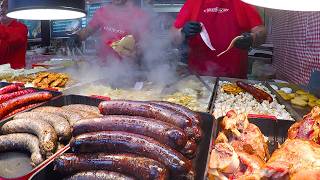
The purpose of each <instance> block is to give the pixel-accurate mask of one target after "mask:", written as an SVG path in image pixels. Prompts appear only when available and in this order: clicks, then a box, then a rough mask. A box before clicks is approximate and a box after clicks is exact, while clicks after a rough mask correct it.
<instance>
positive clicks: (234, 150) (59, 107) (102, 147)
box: [0, 0, 320, 180]
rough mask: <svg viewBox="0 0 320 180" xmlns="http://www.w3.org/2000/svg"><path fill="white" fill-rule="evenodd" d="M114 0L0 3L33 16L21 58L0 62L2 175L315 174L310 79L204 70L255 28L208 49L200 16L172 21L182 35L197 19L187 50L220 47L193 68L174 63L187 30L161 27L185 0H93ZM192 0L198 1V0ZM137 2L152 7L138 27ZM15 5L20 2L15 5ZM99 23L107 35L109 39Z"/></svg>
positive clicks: (316, 101)
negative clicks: (14, 64) (182, 23)
mask: <svg viewBox="0 0 320 180" xmlns="http://www.w3.org/2000/svg"><path fill="white" fill-rule="evenodd" d="M243 1H246V2H249V3H252V2H251V0H243ZM0 2H1V9H0V12H1V13H2V2H4V1H0ZM114 2H118V1H109V0H88V1H84V0H81V1H79V3H75V1H70V2H69V1H56V2H54V1H46V0H34V1H30V2H29V3H28V2H27V1H23V2H22V1H15V0H10V5H9V6H8V7H9V12H8V13H7V14H8V15H10V17H14V18H23V19H29V20H30V19H33V20H32V21H28V20H26V21H25V23H26V24H28V23H31V24H30V25H29V26H30V27H33V25H32V24H34V25H36V26H34V27H33V28H35V29H34V30H31V29H29V30H28V33H29V35H28V38H29V42H28V45H29V46H30V47H28V52H27V54H26V56H27V66H26V67H25V68H21V69H12V68H11V66H10V63H11V62H5V63H8V64H1V65H0V179H1V180H10V179H21V180H29V179H30V180H56V179H69V180H79V179H81V180H92V179H98V180H99V179H120V180H122V179H123V180H131V179H139V180H140V179H141V180H176V179H177V180H178V179H187V180H228V179H230V180H231V179H232V180H233V179H235V180H241V179H247V180H248V179H250V180H251V179H254V180H259V179H267V180H269V179H270V180H273V179H281V180H282V179H284V180H287V179H289V180H304V179H311V180H313V179H316V180H319V177H320V97H319V96H318V95H319V94H314V93H313V92H314V91H315V89H312V90H311V89H308V88H306V87H305V86H304V85H302V84H293V83H289V82H284V81H281V83H280V82H279V80H276V79H263V80H261V79H258V78H257V79H252V78H253V77H254V76H250V74H248V75H249V76H248V77H249V78H248V79H239V78H229V77H224V76H223V75H221V77H220V75H216V76H219V77H215V76H214V75H212V74H215V71H217V72H218V71H219V73H222V74H224V73H225V72H224V71H227V70H228V69H229V67H228V66H230V67H231V66H232V65H235V64H236V63H234V64H232V63H225V64H223V61H225V62H227V60H232V58H228V57H229V56H228V54H229V53H230V54H232V53H234V52H233V51H234V50H235V49H234V48H238V49H236V51H239V50H240V48H239V47H236V46H237V43H236V42H237V41H238V40H239V39H240V41H242V40H244V39H246V38H247V40H249V42H251V45H249V46H248V47H250V48H251V46H253V45H254V40H257V39H259V37H258V36H259V35H261V34H259V33H258V35H256V36H254V39H250V38H253V35H252V34H254V32H251V34H250V33H247V34H245V33H244V34H240V35H239V34H237V36H236V38H234V37H233V38H234V39H233V40H232V41H231V43H230V42H228V43H226V45H227V46H228V45H229V44H230V45H229V47H228V48H227V50H226V51H223V53H222V54H219V53H217V52H215V51H216V50H217V49H219V48H217V47H219V42H218V41H212V39H213V38H212V37H210V36H211V34H210V33H209V34H208V32H206V31H207V30H210V29H211V27H209V26H207V25H206V26H207V28H205V26H204V24H205V23H202V22H201V23H200V22H199V23H198V24H197V23H191V24H189V25H190V26H192V27H190V28H189V33H187V32H185V31H187V30H186V29H185V30H183V32H182V33H181V32H180V30H181V29H180V30H179V32H180V33H179V34H180V35H181V34H182V35H183V36H185V37H184V38H187V36H188V35H190V36H192V34H193V32H192V30H194V29H198V31H199V32H198V34H199V35H198V36H199V37H198V38H199V39H198V40H199V41H200V42H199V44H201V47H200V45H199V49H200V50H202V51H199V53H198V52H195V51H192V52H193V56H194V57H193V58H192V59H193V60H198V61H201V62H204V61H206V59H207V56H209V55H210V56H211V55H214V58H218V57H220V56H221V57H222V59H220V60H221V61H220V62H219V63H220V65H213V64H215V63H208V64H207V66H208V67H209V66H212V67H213V69H210V68H208V69H210V70H208V71H210V73H207V72H202V70H201V68H200V69H197V68H194V67H190V66H193V65H195V64H194V63H193V62H191V61H189V62H188V63H189V64H188V63H187V64H185V63H186V62H185V61H187V60H186V59H187V58H186V57H184V56H185V55H186V54H185V53H186V52H185V51H189V50H190V49H188V48H185V47H183V45H187V41H189V39H187V40H183V41H184V42H183V43H184V44H183V45H182V47H177V46H176V45H173V44H174V43H176V42H172V39H170V38H172V37H171V35H172V34H170V33H171V31H170V30H172V29H171V28H172V24H173V22H172V21H173V19H174V18H176V15H177V12H179V10H180V9H181V7H182V6H183V4H184V3H185V2H186V1H180V0H171V1H170V2H167V1H162V0H155V1H154V2H153V4H152V2H151V1H147V0H146V1H144V0H141V1H139V0H138V1H132V2H131V1H130V4H129V5H130V6H129V5H128V6H123V7H122V8H124V9H125V8H128V7H130V8H129V9H125V10H126V11H127V10H128V12H130V13H129V15H124V17H120V16H118V15H119V14H117V13H119V12H120V11H119V10H114V9H112V8H111V9H108V7H107V8H106V9H107V10H106V9H104V8H103V7H104V5H106V4H110V3H114ZM123 2H124V1H123ZM123 2H120V1H119V2H118V3H120V4H121V3H123ZM190 2H191V1H190ZM194 2H197V3H198V2H199V4H196V5H199V7H197V8H200V7H201V5H202V4H201V2H202V1H194ZM234 2H235V1H234ZM257 2H259V1H258V0H257ZM150 3H151V4H150ZM261 3H262V1H261V2H260V3H258V5H261ZM35 5H37V7H38V8H34V6H35ZM113 5H115V6H116V5H117V4H113ZM118 5H119V4H118ZM122 5H123V4H122ZM262 5H263V3H262ZM137 7H139V8H142V10H143V13H146V12H147V14H151V16H152V20H153V21H152V24H153V27H152V28H151V29H152V30H150V31H148V33H146V32H147V31H145V30H146V29H147V28H145V26H144V23H143V22H144V20H145V19H144V16H140V15H141V14H140V13H142V12H141V11H140V10H141V9H138V10H137V9H135V8H137ZM243 7H247V6H243ZM271 7H274V6H271ZM319 7H320V6H319ZM21 8H22V9H23V10H27V11H28V12H29V11H30V12H29V13H30V14H29V13H28V15H26V14H24V15H23V12H21ZM113 8H114V7H113ZM290 8H291V7H290ZM115 9H117V8H115ZM239 9H241V8H239ZM35 10H39V11H35ZM42 10H44V11H42ZM103 10H105V11H103ZM312 10H314V9H313V8H312ZM61 11H62V12H64V13H61ZM109 11H110V12H112V13H110V14H111V15H110V17H109V16H107V17H108V18H110V19H109V20H108V22H109V21H110V22H111V23H110V24H111V25H113V26H115V27H116V28H114V27H111V25H110V24H104V23H105V19H104V18H100V17H98V18H97V16H96V17H95V15H94V14H95V13H97V14H98V15H99V13H100V15H101V14H103V15H105V12H109ZM126 11H121V13H123V14H125V13H126ZM229 11H232V10H229V9H226V8H207V9H205V10H204V11H203V12H204V13H219V15H221V14H223V13H228V12H229ZM248 12H254V11H249V10H248ZM39 13H42V14H41V16H39ZM121 13H120V15H121ZM143 13H142V14H143ZM238 13H239V12H238ZM21 14H22V16H21ZM107 14H108V13H107ZM257 14H258V13H257ZM108 15H109V14H108ZM134 15H137V16H134ZM0 16H2V14H0ZM192 16H193V15H192ZM257 16H259V15H257ZM103 17H104V16H103ZM111 17H112V18H114V17H116V18H119V19H115V20H113V19H111ZM213 17H215V16H213ZM192 18H195V17H192ZM35 19H36V20H38V21H34V20H35ZM92 19H94V20H93V22H91V20H92ZM195 19H196V18H195ZM40 20H41V23H40ZM43 20H50V21H43ZM135 20H138V21H137V22H139V24H137V22H135ZM132 22H133V23H132ZM210 22H211V21H210ZM122 23H124V25H123V24H122ZM131 23H132V24H133V26H134V30H133V31H132V32H130V33H129V32H127V30H128V31H129V30H132V29H130V28H131V27H130V26H131V25H132V24H131ZM140 23H141V24H140ZM187 24H188V23H187ZM0 25H2V22H1V23H0ZM193 25H194V26H193ZM197 25H198V26H199V27H196V26H197ZM89 26H90V27H89ZM100 26H101V27H100ZM109 26H110V27H109ZM122 26H123V27H122ZM88 27H89V29H87V28H88ZM98 27H99V28H98ZM120 27H121V28H124V29H126V28H128V29H126V31H122V30H119V29H117V28H120ZM129 27H130V28H129ZM141 27H143V28H142V29H139V28H141ZM95 28H96V29H95ZM121 28H120V29H121ZM183 28H184V27H182V29H183ZM259 28H261V26H259V27H258V29H259ZM81 29H82V30H83V29H85V30H83V31H82V30H81ZM231 29H232V28H231ZM253 29H254V28H253ZM262 29H263V28H262ZM0 30H1V26H0ZM255 30H257V29H255ZM260 30H261V29H260ZM94 31H95V32H98V35H97V34H95V33H93V32H94ZM101 31H102V32H101ZM103 31H105V32H103ZM107 31H108V32H109V31H110V32H112V33H116V35H114V37H110V39H108V38H109V34H108V33H106V32H107ZM159 31H160V32H159ZM181 31H182V30H181ZM35 32H36V33H37V36H36V35H30V33H31V34H34V33H35ZM110 32H109V33H110ZM261 32H262V31H261ZM261 32H260V33H261ZM0 33H1V32H0ZM99 33H100V34H99ZM104 33H105V34H104ZM117 33H118V34H117ZM194 33H195V32H194ZM187 34H188V35H187ZM195 34H196V33H195ZM262 34H263V33H262ZM0 35H1V34H0ZM136 35H137V36H136ZM282 36H283V35H282ZM106 37H108V38H106ZM210 38H211V40H210ZM141 39H143V40H144V41H141V42H139V40H141ZM173 39H174V41H176V40H175V38H173ZM222 39H223V38H222ZM231 39H232V38H231ZM279 39H281V38H279ZM279 39H278V40H279ZM177 41H178V40H177ZM244 41H245V40H244ZM279 41H280V40H279ZM1 43H2V40H1V39H0V45H1ZM40 43H41V44H40ZM238 43H239V42H238ZM255 43H256V42H255ZM245 44H246V43H245ZM193 45H194V44H193ZM247 45H248V44H247ZM42 46H44V47H42ZM195 46H197V45H195ZM201 48H204V49H205V50H204V49H201ZM216 48H217V49H216ZM195 49H196V48H195ZM209 49H210V51H209ZM244 49H246V48H244ZM0 50H1V49H0ZM100 50H102V51H101V52H100ZM103 50H106V51H103ZM241 51H242V50H241ZM0 52H1V51H0ZM203 52H207V53H203ZM243 52H246V51H245V50H244V51H243ZM201 53H203V54H201ZM211 53H213V54H211ZM215 53H216V54H217V55H215ZM268 53H269V52H268ZM230 54H229V55H230ZM240 54H241V55H246V54H245V53H243V54H242V52H241V53H240ZM257 54H259V53H257ZM270 54H272V52H270ZM189 55H190V54H189ZM198 55H199V56H198ZM216 56H217V57H216ZM270 56H271V55H270ZM290 56H292V54H290ZM8 57H9V56H8ZM198 57H201V58H199V59H198ZM212 57H213V56H212ZM230 57H233V58H234V59H236V58H237V56H236V55H235V56H230ZM239 57H240V55H239ZM243 57H245V56H243ZM0 58H1V54H0ZM214 58H213V59H214ZM257 59H259V58H257ZM276 59H277V58H276ZM0 60H2V59H0ZM271 61H272V60H271V59H270V63H271ZM277 61H279V60H278V59H277ZM208 62H209V61H208ZM213 62H214V61H213ZM228 62H229V61H228ZM230 62H231V61H230ZM268 62H269V61H268ZM219 63H218V64H219ZM243 64H246V63H242V64H241V66H242V65H243ZM198 65H199V66H200V64H198ZM224 65H226V67H224ZM236 66H237V65H235V66H234V67H232V68H231V69H232V71H234V72H235V74H233V75H232V77H240V76H238V75H237V72H236V71H238V70H239V69H241V68H242V67H236ZM239 66H240V64H239ZM206 68H207V67H205V68H203V69H206ZM269 68H270V69H271V65H270V66H269V65H268V69H269ZM281 68H282V67H281ZM198 70H199V71H198ZM200 70H201V71H200ZM229 70H230V69H229ZM242 70H243V69H242ZM255 71H259V69H258V68H257V69H255ZM308 71H309V70H308ZM234 72H232V73H234ZM219 73H218V74H219ZM248 73H249V72H248ZM203 74H206V76H204V75H203ZM245 74H247V72H245ZM230 76H231V75H230ZM304 76H305V74H304ZM241 77H246V76H241ZM270 77H271V76H270ZM270 77H269V76H268V77H265V78H270ZM272 78H274V77H273V76H272ZM303 79H305V77H303Z"/></svg>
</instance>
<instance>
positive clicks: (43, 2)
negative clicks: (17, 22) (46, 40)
mask: <svg viewBox="0 0 320 180" xmlns="http://www.w3.org/2000/svg"><path fill="white" fill-rule="evenodd" d="M7 16H8V17H10V18H14V19H28V20H61V19H76V18H82V17H84V16H86V13H85V0H9V4H8V13H7Z"/></svg>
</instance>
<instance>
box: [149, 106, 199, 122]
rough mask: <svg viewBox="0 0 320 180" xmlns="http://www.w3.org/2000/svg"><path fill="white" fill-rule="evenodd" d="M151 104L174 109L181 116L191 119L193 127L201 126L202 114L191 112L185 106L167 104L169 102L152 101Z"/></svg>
mask: <svg viewBox="0 0 320 180" xmlns="http://www.w3.org/2000/svg"><path fill="white" fill-rule="evenodd" d="M150 103H152V104H158V105H161V106H165V107H168V108H171V109H174V110H176V111H178V112H180V113H181V114H183V115H185V116H186V117H188V118H190V119H191V123H192V126H199V125H200V119H201V117H200V114H199V113H198V112H194V111H192V110H190V109H189V108H187V107H185V106H182V105H179V104H175V103H171V102H167V101H151V102H150Z"/></svg>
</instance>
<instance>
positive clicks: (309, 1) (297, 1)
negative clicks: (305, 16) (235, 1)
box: [242, 0, 320, 11]
mask: <svg viewBox="0 0 320 180" xmlns="http://www.w3.org/2000/svg"><path fill="white" fill-rule="evenodd" d="M242 1H243V2H245V3H248V4H252V5H255V6H260V7H265V8H270V9H280V10H289V11H320V0H242Z"/></svg>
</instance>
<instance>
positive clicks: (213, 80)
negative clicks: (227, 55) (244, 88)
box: [63, 75, 217, 112]
mask: <svg viewBox="0 0 320 180" xmlns="http://www.w3.org/2000/svg"><path fill="white" fill-rule="evenodd" d="M188 78H194V79H195V80H196V81H199V80H198V79H197V78H196V77H195V76H194V77H193V76H192V75H190V76H186V77H183V78H181V79H180V80H179V81H182V80H184V79H188ZM201 78H202V79H203V80H205V81H210V83H209V84H208V85H209V86H210V87H211V86H212V87H211V88H212V89H211V91H210V97H209V96H208V99H209V100H208V102H207V103H208V106H207V109H206V112H210V110H211V109H212V102H213V101H212V100H213V94H214V92H215V88H216V86H217V78H215V77H210V76H201ZM179 81H177V82H179ZM177 82H176V83H177ZM176 83H172V84H170V85H169V86H167V87H165V89H166V90H167V91H166V92H172V93H174V92H177V87H176V86H175V85H176ZM144 84H148V83H146V82H144ZM92 85H106V86H110V87H112V88H120V89H125V90H129V89H132V91H133V87H134V84H131V85H130V86H126V87H118V86H113V85H112V84H110V83H109V82H108V80H107V79H104V80H97V81H94V82H91V83H83V84H78V85H75V86H73V87H70V88H69V89H65V90H64V91H63V93H64V94H65V95H68V94H81V91H82V90H83V89H86V88H87V87H89V86H92ZM213 86H214V87H213ZM149 88H152V85H151V86H150V85H146V89H149ZM164 94H165V95H169V94H166V93H164ZM84 95H87V96H91V95H100V94H84ZM110 98H111V99H112V97H110ZM146 100H152V99H146Z"/></svg>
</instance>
